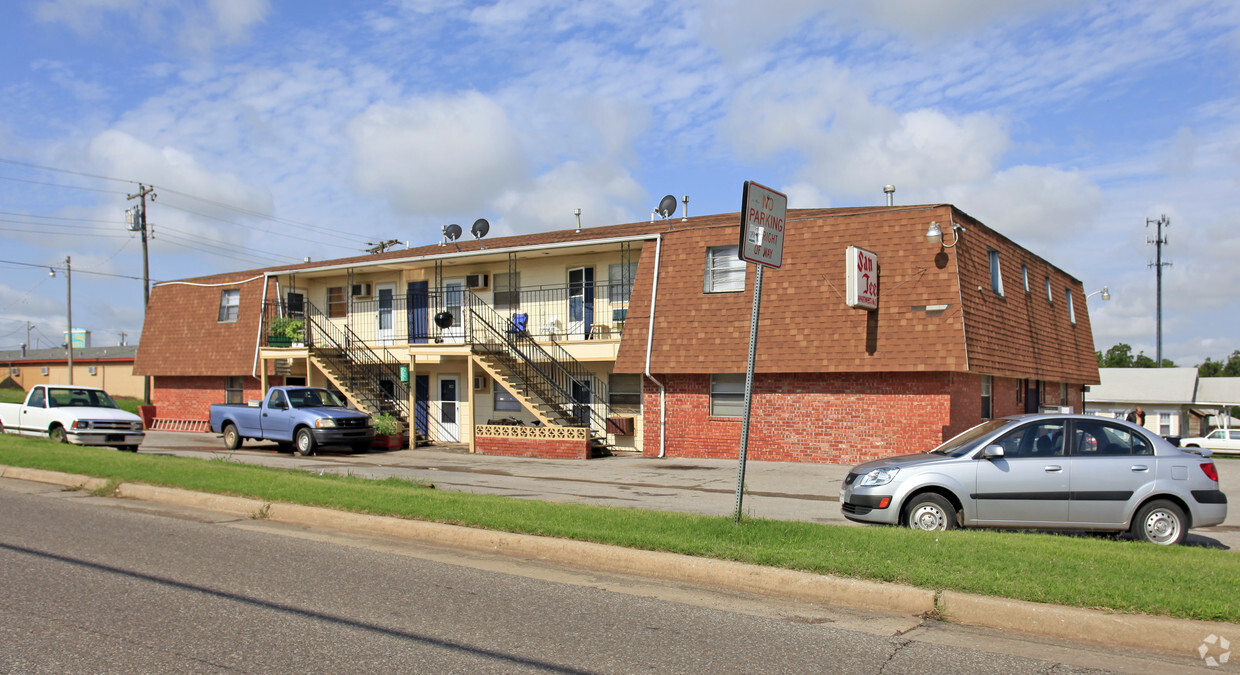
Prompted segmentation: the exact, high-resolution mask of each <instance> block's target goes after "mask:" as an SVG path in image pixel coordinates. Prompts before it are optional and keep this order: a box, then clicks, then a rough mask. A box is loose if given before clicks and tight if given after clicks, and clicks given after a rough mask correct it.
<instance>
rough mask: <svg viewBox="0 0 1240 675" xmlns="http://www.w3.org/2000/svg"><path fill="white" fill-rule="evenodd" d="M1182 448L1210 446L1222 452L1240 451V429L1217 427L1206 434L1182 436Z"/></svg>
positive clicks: (1209, 447)
mask: <svg viewBox="0 0 1240 675" xmlns="http://www.w3.org/2000/svg"><path fill="white" fill-rule="evenodd" d="M1180 447H1182V448H1208V449H1210V450H1213V451H1215V452H1220V453H1240V429H1215V430H1214V431H1211V432H1210V433H1208V434H1206V435H1205V436H1195V437H1193V438H1181V439H1180Z"/></svg>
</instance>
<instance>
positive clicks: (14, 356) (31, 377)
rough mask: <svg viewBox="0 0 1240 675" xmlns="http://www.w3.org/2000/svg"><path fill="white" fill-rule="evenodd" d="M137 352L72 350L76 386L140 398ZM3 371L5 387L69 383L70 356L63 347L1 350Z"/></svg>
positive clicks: (124, 349) (125, 348) (1, 382)
mask: <svg viewBox="0 0 1240 675" xmlns="http://www.w3.org/2000/svg"><path fill="white" fill-rule="evenodd" d="M137 352H138V347H137V345H122V346H117V347H77V348H75V349H74V350H73V383H74V384H78V385H86V386H91V387H101V388H103V389H105V390H107V392H108V393H109V394H111V395H113V396H125V397H128V398H137V399H140V398H142V396H143V390H142V387H143V378H141V377H139V376H137V375H134V373H133V363H134V357H135V355H136V354H137ZM0 368H3V371H0V374H2V375H3V377H0V386H4V387H16V388H20V389H23V390H26V391H29V390H30V388H31V387H33V386H34V385H36V384H67V383H68V382H69V355H68V353H67V352H66V351H65V349H63V348H60V347H57V348H54V349H26V350H11V351H0Z"/></svg>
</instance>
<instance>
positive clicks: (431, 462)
mask: <svg viewBox="0 0 1240 675" xmlns="http://www.w3.org/2000/svg"><path fill="white" fill-rule="evenodd" d="M141 452H143V453H163V454H174V455H182V456H190V457H219V456H231V457H232V458H233V459H234V460H236V461H241V462H247V463H252V464H261V465H264V466H275V467H283V468H298V469H303V470H307V471H321V472H332V473H349V474H353V475H360V476H366V477H370V478H386V477H388V476H402V477H416V478H420V479H422V480H426V481H429V482H431V483H434V484H435V485H436V487H438V488H440V489H445V490H454V491H457V492H474V493H481V494H496V495H504V496H509V497H519V498H527V499H540V500H544V501H552V502H564V503H584V504H600V505H607V506H621V507H635V508H646V509H658V510H666V511H681V512H685V513H701V514H707V515H718V516H730V515H732V513H733V510H734V509H735V506H736V482H737V461H736V460H718V459H685V458H667V459H657V458H651V457H635V456H620V457H606V458H600V459H592V460H588V461H577V460H550V459H528V458H520V457H495V456H486V455H473V454H469V453H468V452H465V450H464V447H463V446H447V447H441V446H429V447H423V448H416V449H406V450H397V451H393V452H372V453H366V454H358V455H354V454H349V453H347V452H333V451H331V450H330V449H328V450H324V451H322V452H321V453H320V454H317V455H314V456H311V457H294V456H293V455H290V454H287V453H280V452H278V450H277V447H276V445H275V444H274V443H251V442H247V443H246V444H245V445H244V446H243V447H242V448H241V449H240V450H235V451H230V450H226V449H225V448H224V444H223V441H222V440H221V439H220V437H219V436H218V435H217V434H209V433H207V434H199V433H178V432H166V431H151V432H147V437H146V441H145V442H144V443H143V444H142V448H141ZM1216 465H1217V466H1218V469H1219V478H1220V482H1221V483H1222V485H1223V489H1224V491H1226V492H1227V495H1228V500H1229V503H1230V504H1231V508H1230V509H1229V514H1228V518H1227V521H1226V522H1224V523H1223V524H1222V525H1219V526H1217V527H1212V528H1205V529H1199V530H1193V532H1192V533H1191V534H1190V535H1189V543H1191V544H1196V545H1200V546H1214V547H1219V548H1226V549H1230V550H1233V551H1240V458H1237V459H1230V458H1219V459H1218V460H1217V461H1216ZM848 469H849V467H848V466H845V465H838V464H798V463H791V462H755V461H750V462H747V464H746V469H745V487H746V490H745V495H744V498H743V500H742V506H741V508H742V510H743V512H744V513H745V514H746V515H747V516H749V517H755V518H770V519H774V520H803V521H810V522H818V523H833V524H850V523H849V521H847V520H845V519H844V518H843V516H842V515H841V514H840V508H839V486H840V482H841V481H842V480H843V478H844V476H845V475H846V474H847V473H848Z"/></svg>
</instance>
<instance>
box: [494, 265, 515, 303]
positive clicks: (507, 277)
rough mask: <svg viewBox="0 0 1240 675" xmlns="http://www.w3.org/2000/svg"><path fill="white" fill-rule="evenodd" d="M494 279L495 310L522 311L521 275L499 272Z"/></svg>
mask: <svg viewBox="0 0 1240 675" xmlns="http://www.w3.org/2000/svg"><path fill="white" fill-rule="evenodd" d="M492 279H493V280H494V282H495V290H494V293H495V309H497V310H501V311H503V310H508V311H513V310H517V309H521V273H520V272H512V273H511V274H510V273H508V272H499V273H496V274H495V276H493V277H492Z"/></svg>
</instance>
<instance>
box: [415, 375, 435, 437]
mask: <svg viewBox="0 0 1240 675" xmlns="http://www.w3.org/2000/svg"><path fill="white" fill-rule="evenodd" d="M430 397H431V378H430V376H429V375H414V376H413V424H414V427H415V428H416V429H417V430H418V431H420V432H422V433H423V434H425V435H426V436H427V437H430V430H429V429H430V426H429V424H428V423H429V422H430V416H431V409H430V405H429V404H428V401H429V400H430Z"/></svg>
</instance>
